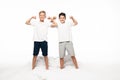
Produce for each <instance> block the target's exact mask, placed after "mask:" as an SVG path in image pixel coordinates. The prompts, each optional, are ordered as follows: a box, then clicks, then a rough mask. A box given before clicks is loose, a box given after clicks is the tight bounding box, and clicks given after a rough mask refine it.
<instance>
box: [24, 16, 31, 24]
mask: <svg viewBox="0 0 120 80" xmlns="http://www.w3.org/2000/svg"><path fill="white" fill-rule="evenodd" d="M31 20H32V17H31V18H29V19H28V20H27V21H26V22H25V24H27V25H31V23H30V21H31Z"/></svg>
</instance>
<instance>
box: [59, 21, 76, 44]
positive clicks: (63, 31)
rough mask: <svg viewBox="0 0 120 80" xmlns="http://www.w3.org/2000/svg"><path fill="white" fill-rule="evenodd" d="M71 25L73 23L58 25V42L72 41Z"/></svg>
mask: <svg viewBox="0 0 120 80" xmlns="http://www.w3.org/2000/svg"><path fill="white" fill-rule="evenodd" d="M73 25H74V24H73V22H65V23H63V24H62V23H60V22H59V23H58V36H59V42H64V41H72V31H71V27H72V26H73Z"/></svg>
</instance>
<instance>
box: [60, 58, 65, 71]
mask: <svg viewBox="0 0 120 80" xmlns="http://www.w3.org/2000/svg"><path fill="white" fill-rule="evenodd" d="M60 68H61V69H63V68H64V58H60Z"/></svg>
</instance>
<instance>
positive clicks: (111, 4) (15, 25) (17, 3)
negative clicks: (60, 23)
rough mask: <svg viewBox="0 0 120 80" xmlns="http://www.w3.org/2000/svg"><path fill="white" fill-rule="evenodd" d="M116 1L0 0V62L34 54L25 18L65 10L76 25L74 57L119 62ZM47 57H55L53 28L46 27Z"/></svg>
mask: <svg viewBox="0 0 120 80" xmlns="http://www.w3.org/2000/svg"><path fill="white" fill-rule="evenodd" d="M119 4H120V1H119V0H82V1H81V0H69V1H68V0H3V1H0V63H1V64H3V63H7V64H12V63H18V64H20V63H25V62H27V61H30V60H31V58H32V53H33V41H32V39H33V28H32V27H30V26H27V25H25V21H26V20H27V19H28V18H29V17H31V16H33V15H37V16H38V12H39V11H40V10H45V11H46V12H47V16H54V15H55V16H58V14H59V13H60V12H65V13H66V14H67V17H68V16H71V15H72V16H74V17H75V18H76V19H77V20H78V22H79V24H78V25H77V26H76V27H74V28H72V30H73V31H72V32H73V43H74V48H75V54H76V57H77V59H78V60H79V61H80V62H82V63H92V62H95V63H120V58H119V57H120V32H119V31H120V6H119ZM48 42H49V56H51V57H52V56H53V57H58V36H57V30H56V29H51V28H50V29H49V34H48Z"/></svg>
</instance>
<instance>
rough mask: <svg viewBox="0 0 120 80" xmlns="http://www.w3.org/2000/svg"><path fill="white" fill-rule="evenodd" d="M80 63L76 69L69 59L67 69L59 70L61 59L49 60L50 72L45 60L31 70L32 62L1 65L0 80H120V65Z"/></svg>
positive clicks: (66, 63) (40, 58)
mask: <svg viewBox="0 0 120 80" xmlns="http://www.w3.org/2000/svg"><path fill="white" fill-rule="evenodd" d="M78 63H79V69H75V67H74V66H73V64H72V61H71V59H70V58H69V57H66V59H65V68H64V69H62V70H61V69H59V58H52V57H51V58H49V66H50V68H49V70H45V66H44V60H43V58H42V57H38V61H37V65H36V68H35V69H34V70H31V62H28V63H26V64H24V65H19V66H18V65H9V66H8V65H1V66H0V80H120V64H85V63H80V62H78Z"/></svg>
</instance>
